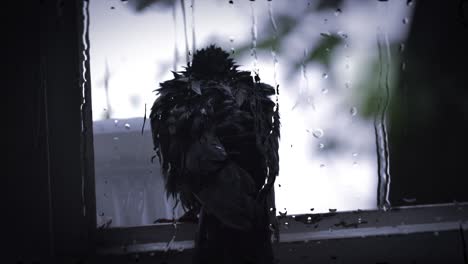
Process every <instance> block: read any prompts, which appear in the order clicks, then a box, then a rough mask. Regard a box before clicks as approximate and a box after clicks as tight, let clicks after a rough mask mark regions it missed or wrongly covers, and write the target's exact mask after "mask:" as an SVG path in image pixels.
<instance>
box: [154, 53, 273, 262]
mask: <svg viewBox="0 0 468 264" xmlns="http://www.w3.org/2000/svg"><path fill="white" fill-rule="evenodd" d="M237 68H238V66H237V65H236V64H235V63H234V61H233V60H232V59H231V58H230V57H229V54H228V53H227V52H225V51H223V50H222V49H221V48H219V47H216V46H214V45H211V46H209V47H207V48H205V49H201V50H198V51H197V52H196V53H195V54H194V56H193V61H192V63H191V64H190V63H189V64H187V66H186V67H185V70H184V71H180V72H173V74H174V78H173V79H171V80H168V81H165V82H163V83H161V84H160V88H159V89H157V90H156V91H157V93H158V94H159V96H158V98H157V99H156V101H155V102H154V104H153V107H152V108H151V114H150V119H151V129H152V135H153V143H154V148H155V151H156V154H157V156H158V158H159V162H160V163H161V169H162V173H163V176H164V180H165V188H166V192H167V195H168V196H172V197H174V198H175V199H176V200H178V201H179V202H180V203H181V205H182V206H183V208H184V210H185V211H186V212H192V214H193V212H196V213H197V214H198V215H199V220H198V230H197V234H196V238H195V254H194V263H236V264H238V263H242V264H243V263H255V264H263V263H273V262H274V261H273V250H272V242H271V237H272V229H273V230H275V229H274V228H271V227H274V226H275V225H274V223H273V222H274V221H272V220H271V219H272V216H271V214H272V213H273V217H274V209H273V207H274V202H272V197H273V194H272V193H273V189H272V186H273V183H274V180H275V178H276V176H277V175H278V171H279V167H278V161H279V159H278V140H279V136H280V129H279V126H280V123H279V112H278V110H279V109H278V105H277V104H275V102H274V101H273V100H271V99H270V97H271V96H273V95H275V88H273V87H272V86H270V85H267V84H264V83H261V82H260V78H259V76H258V75H257V76H254V78H252V76H251V74H250V72H247V71H239V70H238V69H237ZM277 88H278V87H277ZM270 207H272V208H271V209H270Z"/></svg>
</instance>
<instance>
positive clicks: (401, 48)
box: [400, 43, 405, 52]
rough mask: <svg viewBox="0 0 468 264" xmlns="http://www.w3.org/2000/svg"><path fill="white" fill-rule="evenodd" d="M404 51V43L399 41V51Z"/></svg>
mask: <svg viewBox="0 0 468 264" xmlns="http://www.w3.org/2000/svg"><path fill="white" fill-rule="evenodd" d="M403 51H405V43H400V52H403Z"/></svg>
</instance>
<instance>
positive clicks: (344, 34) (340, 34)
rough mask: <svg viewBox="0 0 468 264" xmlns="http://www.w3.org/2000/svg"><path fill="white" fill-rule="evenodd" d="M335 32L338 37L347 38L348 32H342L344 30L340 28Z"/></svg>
mask: <svg viewBox="0 0 468 264" xmlns="http://www.w3.org/2000/svg"><path fill="white" fill-rule="evenodd" d="M337 34H338V35H339V36H340V37H342V38H344V39H347V38H348V34H346V33H344V32H343V31H341V30H340V31H338V32H337Z"/></svg>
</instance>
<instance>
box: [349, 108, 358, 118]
mask: <svg viewBox="0 0 468 264" xmlns="http://www.w3.org/2000/svg"><path fill="white" fill-rule="evenodd" d="M349 113H350V114H351V116H355V115H356V114H357V108H356V107H354V106H353V107H351V108H350V109H349Z"/></svg>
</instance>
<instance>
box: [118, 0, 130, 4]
mask: <svg viewBox="0 0 468 264" xmlns="http://www.w3.org/2000/svg"><path fill="white" fill-rule="evenodd" d="M120 2H122V3H123V4H127V3H128V0H120Z"/></svg>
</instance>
